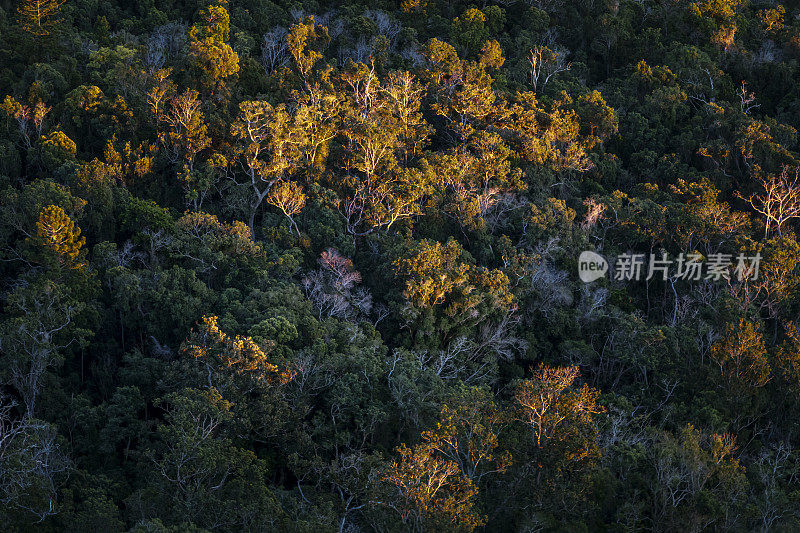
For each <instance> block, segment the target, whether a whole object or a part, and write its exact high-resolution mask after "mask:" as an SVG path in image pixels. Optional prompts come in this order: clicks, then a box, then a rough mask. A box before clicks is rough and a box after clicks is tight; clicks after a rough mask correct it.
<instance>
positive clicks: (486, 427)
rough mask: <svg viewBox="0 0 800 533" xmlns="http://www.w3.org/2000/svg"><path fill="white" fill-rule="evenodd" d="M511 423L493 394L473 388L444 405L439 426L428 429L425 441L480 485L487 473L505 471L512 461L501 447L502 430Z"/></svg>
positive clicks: (425, 432)
mask: <svg viewBox="0 0 800 533" xmlns="http://www.w3.org/2000/svg"><path fill="white" fill-rule="evenodd" d="M508 423H509V420H508V418H507V416H506V413H505V412H504V411H503V410H502V409H501V408H500V407H498V406H497V405H496V404H495V403H494V401H493V400H492V398H491V395H490V393H489V392H488V391H487V390H486V389H481V388H478V387H473V388H468V389H464V390H462V391H459V392H458V393H456V396H455V397H454V398H453V399H452V400H450V401H448V402H447V403H446V404H445V405H444V407H443V408H442V411H441V413H440V414H439V421H438V422H437V423H436V427H435V428H434V429H431V430H428V431H424V432H423V433H422V440H423V442H425V443H427V444H428V445H429V446H431V447H432V448H433V449H434V450H436V451H437V452H438V453H439V454H441V456H442V457H444V458H446V459H448V460H450V461H453V462H454V463H456V464H457V465H458V467H459V469H460V470H461V472H463V473H464V475H465V476H466V477H467V478H469V479H470V480H472V481H473V482H474V483H476V484H477V483H479V482H480V481H481V479H482V478H483V477H484V476H487V475H490V474H495V473H502V472H505V470H506V468H508V466H509V464H510V463H511V455H510V454H509V453H508V452H504V451H500V450H498V448H499V438H498V437H499V433H500V432H501V431H502V430H503V429H504V427H505V426H506V425H507V424H508Z"/></svg>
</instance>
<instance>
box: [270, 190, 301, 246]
mask: <svg viewBox="0 0 800 533" xmlns="http://www.w3.org/2000/svg"><path fill="white" fill-rule="evenodd" d="M266 200H267V203H268V204H270V205H274V206H275V207H277V208H278V209H280V210H281V212H282V213H283V214H284V215H286V218H288V219H289V222H290V223H291V225H292V226H294V229H295V231H296V232H297V236H298V237H299V236H300V229H299V228H298V227H297V223H295V221H294V215H296V214H298V213H299V212H300V211H302V210H303V207H305V205H306V195H305V193H303V188H302V187H301V186H300V185H298V184H297V183H295V182H294V181H283V182H281V183H279V184H278V185H277V186H275V187H274V188H273V189H272V190H271V191H270V192H269V195H268V196H267V198H266Z"/></svg>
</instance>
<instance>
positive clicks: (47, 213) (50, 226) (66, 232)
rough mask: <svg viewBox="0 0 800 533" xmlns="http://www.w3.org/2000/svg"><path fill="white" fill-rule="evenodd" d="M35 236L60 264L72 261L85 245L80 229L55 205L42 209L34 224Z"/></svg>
mask: <svg viewBox="0 0 800 533" xmlns="http://www.w3.org/2000/svg"><path fill="white" fill-rule="evenodd" d="M36 235H37V236H38V237H39V239H41V242H42V244H43V245H44V246H45V247H46V248H49V249H50V250H52V251H54V252H55V253H56V255H57V256H58V258H59V260H60V261H61V262H62V263H64V262H71V261H74V260H75V259H76V258H77V257H78V254H79V253H80V251H81V247H82V246H83V245H84V244H86V238H85V237H81V228H79V227H77V226H76V225H75V222H73V221H72V219H71V218H69V215H67V214H66V213H65V212H64V210H63V209H61V208H60V207H58V206H57V205H50V206H47V207H45V208H44V209H42V212H41V213H40V214H39V220H38V222H36Z"/></svg>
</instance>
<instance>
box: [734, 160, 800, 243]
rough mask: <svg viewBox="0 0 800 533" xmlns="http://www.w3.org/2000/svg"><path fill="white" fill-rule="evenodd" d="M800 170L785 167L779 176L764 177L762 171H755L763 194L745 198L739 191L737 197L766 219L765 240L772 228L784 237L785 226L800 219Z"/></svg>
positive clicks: (759, 193) (769, 175)
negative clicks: (793, 220) (795, 219)
mask: <svg viewBox="0 0 800 533" xmlns="http://www.w3.org/2000/svg"><path fill="white" fill-rule="evenodd" d="M799 172H800V169H798V168H794V169H791V168H789V167H787V166H784V167H783V169H782V170H781V173H780V175H779V176H775V175H774V174H768V175H767V176H764V175H763V174H762V173H761V171H760V169H756V170H755V174H756V176H757V179H758V184H759V185H760V186H761V189H762V190H761V192H757V193H753V194H751V195H750V196H749V197H747V198H745V197H744V196H742V195H741V193H739V192H738V191H737V192H736V195H737V196H738V197H739V198H741V199H743V200H745V201H746V202H747V203H748V204H750V207H752V208H753V209H754V210H755V211H756V212H758V213H760V214H761V215H763V216H764V218H765V219H766V225H765V228H764V238H767V237H768V236H769V233H770V229H771V228H773V227H774V228H775V229H777V230H778V235H782V234H783V233H782V230H783V225H784V224H786V223H787V222H788V221H790V220H792V219H794V218H800V182H799V181H798V179H799V178H798V176H799V174H798V173H799Z"/></svg>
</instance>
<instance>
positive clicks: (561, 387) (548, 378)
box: [514, 366, 603, 459]
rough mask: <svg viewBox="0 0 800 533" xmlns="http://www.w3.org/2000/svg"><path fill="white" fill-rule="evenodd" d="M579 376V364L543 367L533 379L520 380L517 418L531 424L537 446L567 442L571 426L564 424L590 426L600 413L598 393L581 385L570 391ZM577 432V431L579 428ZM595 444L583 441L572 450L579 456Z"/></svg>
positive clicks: (516, 399) (576, 456) (528, 424)
mask: <svg viewBox="0 0 800 533" xmlns="http://www.w3.org/2000/svg"><path fill="white" fill-rule="evenodd" d="M578 375H579V370H578V367H576V366H573V367H547V366H542V367H540V368H539V369H538V370H537V371H536V372H534V375H533V378H532V379H526V380H524V381H522V382H521V383H520V384H519V386H518V388H517V390H516V392H515V393H514V400H515V402H516V403H517V405H518V406H519V414H518V416H519V417H520V420H522V421H523V422H524V423H525V424H526V425H527V426H529V427H530V430H531V435H532V440H533V442H534V443H535V444H536V447H537V448H542V447H544V446H545V445H547V444H549V443H550V441H552V442H555V443H557V442H564V441H566V439H567V437H568V435H569V432H571V431H574V430H573V429H564V428H563V426H569V425H572V424H576V425H577V426H580V425H589V426H593V425H594V421H593V415H596V414H598V413H600V412H602V410H603V408H602V407H601V406H600V405H598V403H597V399H598V396H599V392H598V391H596V390H592V389H590V388H589V387H588V386H587V385H583V387H582V388H581V389H578V390H573V389H571V388H570V387H571V385H572V384H573V382H574V381H575V380H576V379H577V377H578ZM579 431H580V430H579ZM593 445H594V443H592V442H590V441H586V442H584V443H582V444H581V446H580V448H578V449H575V450H573V451H574V452H577V455H575V456H573V457H572V459H581V458H583V457H586V456H587V455H588V454H590V453H591V449H590V448H591V447H592V446H593Z"/></svg>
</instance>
